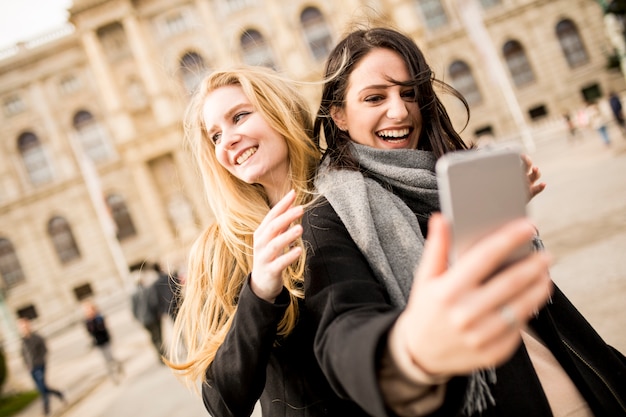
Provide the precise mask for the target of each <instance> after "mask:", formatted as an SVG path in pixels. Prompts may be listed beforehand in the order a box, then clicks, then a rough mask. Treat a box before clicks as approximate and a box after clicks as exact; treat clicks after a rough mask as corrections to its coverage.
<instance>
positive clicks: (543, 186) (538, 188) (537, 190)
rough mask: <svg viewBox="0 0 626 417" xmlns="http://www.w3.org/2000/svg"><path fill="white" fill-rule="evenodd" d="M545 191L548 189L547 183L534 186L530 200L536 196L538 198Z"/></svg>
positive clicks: (531, 189)
mask: <svg viewBox="0 0 626 417" xmlns="http://www.w3.org/2000/svg"><path fill="white" fill-rule="evenodd" d="M545 189H546V183H545V182H541V183H539V184H534V185H533V186H532V187H530V198H533V197H534V196H536V195H537V194H539V193H540V192H542V191H543V190H545Z"/></svg>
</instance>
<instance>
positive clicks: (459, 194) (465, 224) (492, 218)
mask: <svg viewBox="0 0 626 417" xmlns="http://www.w3.org/2000/svg"><path fill="white" fill-rule="evenodd" d="M435 169H436V173H437V182H438V186H439V199H440V204H441V212H442V214H443V216H444V218H445V219H446V220H447V221H448V223H449V224H450V225H451V228H452V247H451V252H450V254H449V261H450V262H451V263H454V262H455V261H456V259H458V257H459V256H461V255H462V254H463V253H464V252H465V251H466V250H467V249H468V248H469V247H470V246H472V245H473V244H474V243H476V242H477V241H478V240H479V239H481V238H482V237H484V236H485V235H487V234H489V233H491V232H493V231H494V230H496V229H497V228H499V227H500V226H502V225H504V224H505V223H507V222H509V221H511V220H514V219H517V218H521V217H526V215H527V213H526V203H527V201H528V197H529V195H528V183H527V178H526V173H525V171H524V165H523V161H522V157H521V152H520V151H519V150H518V149H517V148H514V147H491V148H484V149H472V150H467V151H457V152H451V153H448V154H445V155H444V156H442V157H441V158H439V160H438V161H437V165H436V168H435ZM530 251H531V244H530V243H529V244H528V246H525V247H521V248H519V249H518V250H517V251H516V252H515V253H514V254H513V255H512V256H511V258H510V259H509V260H508V261H507V263H509V262H513V261H515V260H518V259H520V258H522V257H524V256H526V255H528V254H529V253H530Z"/></svg>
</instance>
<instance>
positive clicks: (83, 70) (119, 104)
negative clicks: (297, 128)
mask: <svg viewBox="0 0 626 417" xmlns="http://www.w3.org/2000/svg"><path fill="white" fill-rule="evenodd" d="M33 12H34V13H35V12H36V11H33ZM69 12H70V17H69V21H68V23H67V25H66V26H64V27H61V28H59V30H58V31H55V32H52V33H50V34H49V35H47V36H44V37H41V38H37V39H32V40H29V41H27V42H24V43H20V44H18V45H15V46H13V47H11V48H9V49H6V50H2V51H0V275H1V280H0V288H1V290H0V296H1V297H0V337H1V338H2V339H4V341H5V342H10V341H11V340H14V339H15V338H16V337H17V335H16V333H15V327H14V324H13V323H14V321H15V319H16V318H17V317H19V316H26V317H31V318H34V319H36V321H37V323H38V326H39V327H41V328H43V329H44V330H43V331H44V332H46V331H47V332H52V331H54V330H55V329H57V328H61V327H62V326H64V325H67V324H68V323H69V322H72V321H73V320H77V317H79V315H80V309H79V301H80V300H81V299H83V298H85V297H94V298H96V299H97V300H99V302H100V303H107V302H113V300H121V299H127V296H128V292H129V290H130V289H131V288H132V285H133V284H132V275H133V272H132V271H136V270H140V269H141V268H142V265H144V263H145V262H146V261H149V262H150V261H159V262H160V263H161V265H162V266H163V267H164V269H167V270H169V271H170V272H173V271H175V270H177V269H178V268H181V267H183V265H184V263H185V255H186V253H187V251H188V248H189V247H190V245H191V243H192V242H193V240H194V239H195V237H196V236H197V235H198V234H199V232H200V231H201V229H203V228H204V227H206V226H207V225H208V224H209V223H210V222H211V219H212V216H211V213H210V211H209V209H208V207H207V204H206V202H205V201H204V196H203V192H202V191H201V188H200V183H199V179H198V176H197V175H196V173H195V170H194V168H193V164H192V161H191V160H190V159H189V156H188V155H187V153H186V151H185V149H184V146H183V140H182V122H181V121H182V117H183V112H184V109H185V104H186V102H187V100H188V97H189V94H190V92H191V91H193V89H194V88H195V86H196V85H197V83H198V82H199V80H200V79H201V78H202V76H203V75H204V74H205V73H207V72H210V71H211V70H212V69H214V68H218V67H222V66H225V65H230V64H233V63H246V64H255V65H266V66H270V67H274V68H276V69H277V70H279V71H282V72H285V73H286V74H288V75H289V76H291V77H292V78H294V79H296V80H301V81H318V80H319V79H320V76H321V72H322V66H323V61H324V59H325V57H326V56H327V54H328V52H329V51H330V49H331V48H332V46H333V45H334V44H335V43H336V42H337V40H338V39H339V38H340V37H341V35H342V34H343V33H344V31H345V30H346V29H348V28H349V27H350V26H349V25H350V24H351V22H355V21H356V22H366V21H368V20H369V21H374V22H384V23H386V24H389V25H392V26H394V27H396V28H398V29H400V30H402V31H404V32H406V33H407V34H409V35H410V36H412V37H414V38H415V39H416V41H417V42H418V44H419V45H420V46H421V47H422V48H423V49H424V51H425V52H426V55H427V57H428V59H429V61H430V62H431V63H432V64H433V66H434V70H435V75H436V76H437V78H439V79H443V80H445V81H446V82H448V83H450V84H452V85H453V86H454V87H456V88H457V89H458V90H459V91H460V92H462V93H463V94H464V95H465V97H466V98H467V100H468V102H469V104H470V106H471V120H470V121H469V124H468V125H467V127H466V128H465V129H464V131H463V136H464V138H465V139H466V140H468V141H470V140H474V139H475V138H476V137H478V136H480V135H481V134H489V135H492V136H493V137H496V138H520V137H521V138H522V139H525V140H528V139H530V141H532V135H530V136H528V137H524V135H525V132H528V131H531V130H532V129H533V128H534V127H535V126H537V125H540V124H546V123H561V121H562V116H563V114H565V113H572V112H575V111H576V110H577V109H578V108H581V107H582V106H583V104H584V102H585V101H586V100H594V99H597V98H601V97H604V96H606V95H607V94H608V92H609V91H611V90H614V91H617V92H622V91H623V90H624V89H625V88H626V84H625V80H624V75H623V74H622V73H621V72H620V70H619V62H618V63H617V65H609V63H611V62H614V61H615V60H614V59H613V60H612V59H611V57H614V56H615V47H614V46H613V45H612V43H611V41H610V39H609V36H608V35H607V31H606V28H605V24H604V10H603V7H602V6H601V4H599V3H598V2H597V1H593V0H342V1H335V0H74V2H73V5H72V7H71V9H70V11H69ZM303 88H304V90H305V93H306V94H307V95H308V97H309V98H310V104H311V109H312V110H314V109H315V106H316V104H317V98H318V90H319V89H320V87H319V86H316V85H313V84H312V85H307V86H305V87H303ZM447 102H448V103H449V109H450V110H451V112H452V115H453V119H454V121H455V124H456V125H457V126H458V127H459V128H463V126H464V125H465V122H466V120H465V118H464V113H463V112H462V111H461V110H462V108H460V107H459V104H458V103H456V102H454V101H447Z"/></svg>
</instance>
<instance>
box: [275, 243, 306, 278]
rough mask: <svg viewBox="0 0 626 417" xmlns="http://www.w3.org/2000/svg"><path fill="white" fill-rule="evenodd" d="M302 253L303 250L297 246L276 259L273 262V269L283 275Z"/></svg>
mask: <svg viewBox="0 0 626 417" xmlns="http://www.w3.org/2000/svg"><path fill="white" fill-rule="evenodd" d="M301 253H302V248H301V247H300V246H295V247H293V248H291V249H289V250H288V251H287V252H285V253H284V254H282V255H280V256H279V257H277V258H276V259H274V261H272V267H271V268H272V269H273V270H275V271H277V272H278V273H281V272H282V271H283V270H285V268H287V267H288V266H289V265H291V264H292V263H294V262H295V261H296V259H298V257H299V256H300V254H301Z"/></svg>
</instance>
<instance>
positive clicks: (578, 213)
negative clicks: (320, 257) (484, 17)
mask: <svg viewBox="0 0 626 417" xmlns="http://www.w3.org/2000/svg"><path fill="white" fill-rule="evenodd" d="M612 133H613V134H614V136H615V137H614V139H613V141H614V144H613V146H612V147H611V148H605V147H604V146H603V145H602V144H601V142H600V140H599V139H598V138H597V137H595V136H594V135H593V134H592V133H588V134H587V135H586V137H585V138H584V139H581V140H580V141H579V142H578V143H570V142H568V141H567V139H566V136H565V133H564V131H563V130H562V129H560V128H559V127H558V126H547V127H546V128H545V129H544V130H543V131H542V132H539V133H536V134H535V138H536V143H537V149H536V151H534V152H532V153H531V156H532V158H533V160H534V161H535V162H536V163H537V164H538V165H539V166H540V168H541V170H542V172H543V179H544V180H545V181H546V182H547V183H548V188H547V189H546V191H544V193H542V194H541V195H539V196H538V197H536V198H535V199H534V200H533V201H532V202H531V204H530V210H531V217H533V218H534V219H535V221H536V223H537V225H538V227H539V230H540V231H541V234H542V236H543V239H544V242H545V244H546V247H547V248H548V249H549V250H550V251H551V252H552V253H553V254H554V256H555V263H554V266H553V268H552V275H553V279H554V281H555V282H556V283H557V284H558V285H559V286H560V287H561V289H562V290H563V291H564V292H565V293H566V294H567V295H568V296H569V297H570V299H571V300H572V301H573V302H574V304H575V305H577V306H578V308H579V309H580V310H581V311H582V312H583V314H584V315H585V316H586V317H587V319H588V320H589V321H590V322H591V323H592V324H593V325H594V326H595V327H596V328H597V330H598V331H599V333H600V334H601V335H602V336H603V337H604V338H605V339H606V340H607V341H608V342H609V343H610V344H612V345H614V346H615V347H616V348H618V349H620V350H621V351H622V352H626V332H625V331H624V329H626V310H625V309H624V297H625V295H626V256H625V255H624V254H625V252H626V186H625V185H626V140H624V139H622V138H621V137H618V136H616V135H615V134H616V132H614V131H613V132H612ZM105 313H106V315H107V319H108V321H109V325H110V327H111V328H112V329H113V336H114V338H115V344H114V346H115V353H116V355H117V356H118V358H120V359H121V360H122V361H123V362H124V366H125V376H124V378H123V380H122V381H121V383H120V384H119V385H115V384H113V382H112V381H111V380H109V379H108V378H107V377H106V373H105V371H104V366H103V362H102V358H101V357H100V355H99V352H98V351H97V350H94V349H90V348H89V342H88V339H87V337H86V333H85V332H84V330H83V329H82V328H81V327H80V326H75V327H71V328H68V329H66V330H64V331H63V332H60V333H58V334H57V335H55V336H54V337H52V338H51V339H50V340H49V344H50V350H51V354H50V358H49V370H48V379H49V382H50V384H51V385H53V386H56V387H58V388H60V389H62V390H64V391H65V392H66V394H67V397H68V400H69V404H68V405H67V406H64V405H62V404H60V403H59V402H55V401H56V399H53V404H52V405H53V413H54V416H55V417H60V416H63V417H131V416H132V417H137V416H141V417H174V416H185V417H196V416H197V417H200V416H207V413H206V412H205V411H204V407H203V405H202V402H201V400H200V399H199V398H197V397H194V396H193V395H192V394H191V393H190V392H189V391H187V390H186V389H185V388H183V386H182V385H181V384H180V383H179V382H178V381H177V380H176V379H175V378H174V376H173V375H172V374H171V372H170V371H169V370H168V369H167V368H166V367H165V366H163V365H161V364H160V363H159V362H158V360H157V357H156V354H155V352H154V351H153V349H152V347H151V346H150V343H149V340H148V336H147V334H146V333H145V331H144V330H143V329H142V328H141V327H139V326H138V325H137V324H136V322H134V320H133V319H132V317H131V315H130V312H129V309H128V305H127V303H126V302H124V300H122V302H119V303H117V305H113V306H111V307H110V309H109V310H108V311H105ZM12 372H13V374H12V382H11V383H12V384H13V386H21V387H24V386H26V387H32V383H31V382H30V380H29V378H28V376H27V375H26V374H25V373H24V372H23V370H21V367H20V366H19V364H15V363H13V364H12ZM40 415H41V405H40V403H39V402H36V403H35V404H33V405H32V406H31V407H29V408H28V409H26V410H25V411H24V412H22V413H21V414H20V415H19V417H35V416H40ZM255 416H260V413H259V412H258V410H257V412H256V413H255ZM216 417H217V416H216Z"/></svg>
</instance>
